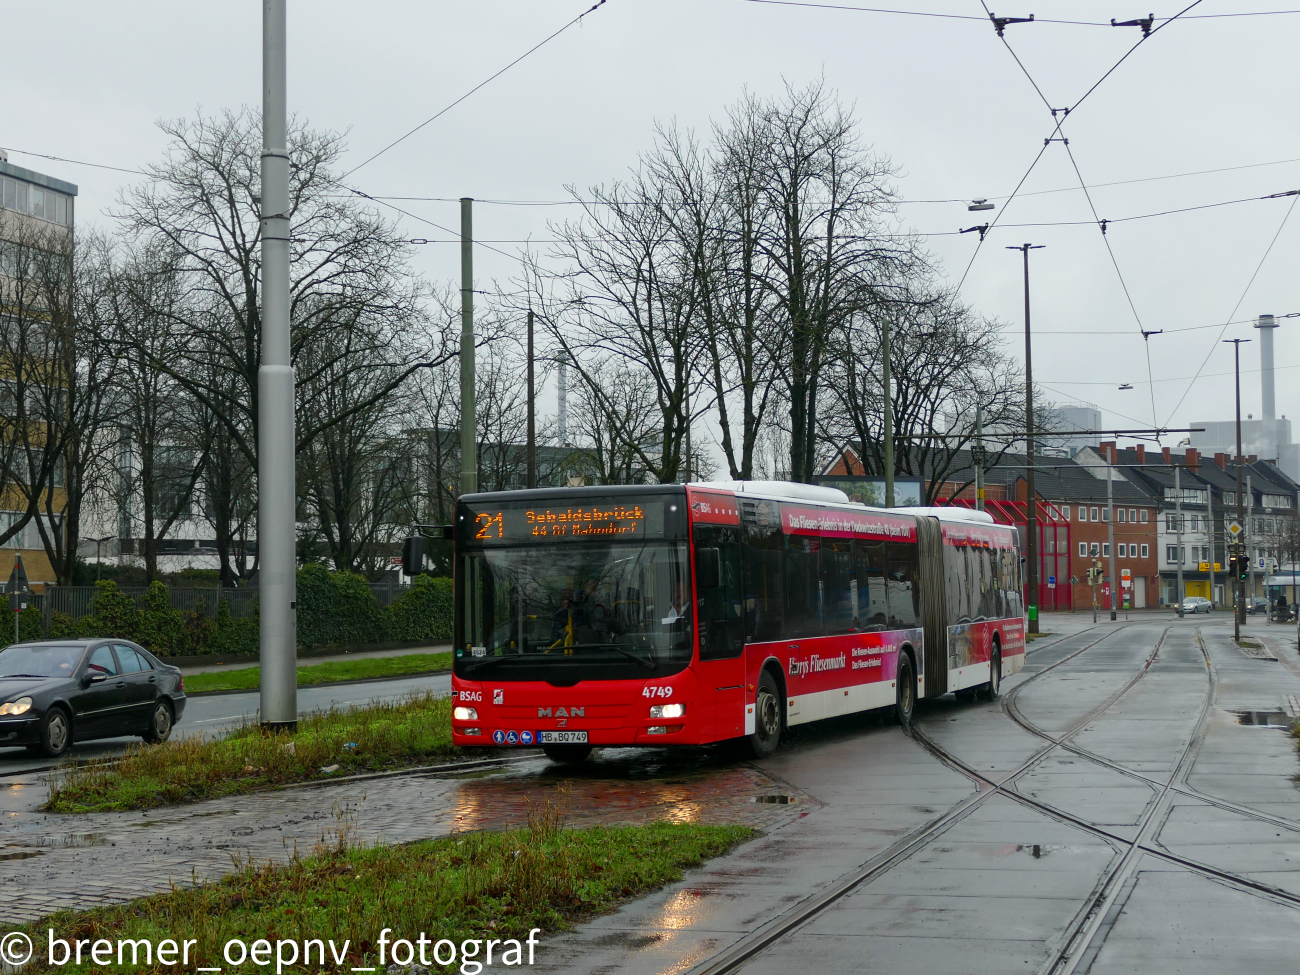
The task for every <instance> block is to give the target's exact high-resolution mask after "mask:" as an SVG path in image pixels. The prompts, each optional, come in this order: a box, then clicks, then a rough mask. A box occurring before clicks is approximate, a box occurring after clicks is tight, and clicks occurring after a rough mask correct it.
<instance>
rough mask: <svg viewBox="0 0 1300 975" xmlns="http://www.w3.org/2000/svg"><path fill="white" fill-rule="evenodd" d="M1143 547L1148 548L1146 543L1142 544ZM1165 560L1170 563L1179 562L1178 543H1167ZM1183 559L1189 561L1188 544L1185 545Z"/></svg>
mask: <svg viewBox="0 0 1300 975" xmlns="http://www.w3.org/2000/svg"><path fill="white" fill-rule="evenodd" d="M1142 547H1143V548H1146V546H1145V545H1144V546H1142ZM1165 561H1166V562H1168V563H1169V564H1170V565H1175V564H1177V562H1178V546H1177V545H1166V546H1165ZM1183 561H1184V562H1186V561H1187V547H1186V546H1183Z"/></svg>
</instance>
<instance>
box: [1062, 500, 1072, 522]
mask: <svg viewBox="0 0 1300 975" xmlns="http://www.w3.org/2000/svg"><path fill="white" fill-rule="evenodd" d="M1061 520H1062V521H1069V520H1070V506H1069V505H1068V504H1063V505H1061Z"/></svg>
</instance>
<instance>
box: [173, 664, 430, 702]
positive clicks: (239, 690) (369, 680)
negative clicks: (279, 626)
mask: <svg viewBox="0 0 1300 975" xmlns="http://www.w3.org/2000/svg"><path fill="white" fill-rule="evenodd" d="M450 673H451V669H450V668H448V669H447V670H421V671H418V672H416V673H412V674H393V675H391V676H388V677H357V678H352V679H350V680H325V681H320V682H319V683H316V684H299V685H298V690H300V691H302V690H310V689H311V688H313V687H344V686H346V685H348V684H379V683H383V682H384V681H391V680H407V679H409V678H411V677H436V676H437V675H438V674H450ZM192 676H195V677H197V676H198V675H197V674H194V675H192ZM257 690H258V689H257V688H256V687H233V688H228V689H226V690H221V691H186V692H185V697H186V699H187V700H188V699H189V698H191V697H220V696H221V695H223V694H256V693H257Z"/></svg>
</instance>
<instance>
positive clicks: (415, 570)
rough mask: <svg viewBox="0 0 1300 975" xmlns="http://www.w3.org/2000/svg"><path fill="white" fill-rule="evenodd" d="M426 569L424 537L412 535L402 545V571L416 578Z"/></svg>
mask: <svg viewBox="0 0 1300 975" xmlns="http://www.w3.org/2000/svg"><path fill="white" fill-rule="evenodd" d="M423 571H424V539H423V538H421V537H420V536H419V535H412V536H411V537H410V538H408V539H407V540H406V542H405V544H404V545H402V572H403V573H405V574H406V575H408V576H411V577H412V578H414V577H415V576H417V575H419V574H420V573H421V572H423Z"/></svg>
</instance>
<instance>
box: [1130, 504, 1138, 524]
mask: <svg viewBox="0 0 1300 975" xmlns="http://www.w3.org/2000/svg"><path fill="white" fill-rule="evenodd" d="M1128 520H1129V523H1130V524H1133V523H1135V522H1136V521H1137V520H1138V513H1137V509H1136V508H1129V509H1128Z"/></svg>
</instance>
